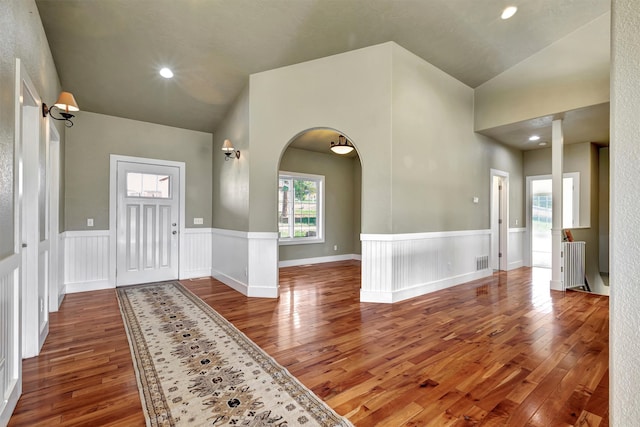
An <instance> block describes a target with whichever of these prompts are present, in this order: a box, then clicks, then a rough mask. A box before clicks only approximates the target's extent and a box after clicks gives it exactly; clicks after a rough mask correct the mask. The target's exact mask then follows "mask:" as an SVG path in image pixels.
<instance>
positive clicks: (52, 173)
mask: <svg viewBox="0 0 640 427" xmlns="http://www.w3.org/2000/svg"><path fill="white" fill-rule="evenodd" d="M53 123H54V122H53V120H49V126H48V127H47V130H48V133H47V137H46V141H47V146H48V147H49V179H48V180H47V183H48V188H49V203H48V204H47V206H48V208H49V215H48V216H49V311H50V312H52V311H58V308H59V307H60V303H61V302H62V297H64V287H63V286H62V285H63V283H62V281H61V280H60V270H59V269H58V265H59V263H60V258H61V257H60V256H59V250H60V247H59V206H60V135H59V134H58V130H57V129H56V127H55V126H54V125H53Z"/></svg>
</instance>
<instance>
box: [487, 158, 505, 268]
mask: <svg viewBox="0 0 640 427" xmlns="http://www.w3.org/2000/svg"><path fill="white" fill-rule="evenodd" d="M508 195H509V174H508V173H506V172H502V171H498V170H495V169H492V170H491V191H490V198H491V200H490V203H491V205H490V217H491V218H490V221H491V242H490V245H491V252H490V253H491V256H490V257H489V263H490V265H491V268H492V269H493V270H507V267H508V260H507V254H508V252H509V248H508V239H509V198H508Z"/></svg>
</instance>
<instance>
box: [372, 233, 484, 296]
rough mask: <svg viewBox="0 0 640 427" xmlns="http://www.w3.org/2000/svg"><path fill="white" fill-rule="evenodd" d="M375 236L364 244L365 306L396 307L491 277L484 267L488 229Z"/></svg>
mask: <svg viewBox="0 0 640 427" xmlns="http://www.w3.org/2000/svg"><path fill="white" fill-rule="evenodd" d="M373 236H375V235H371V234H369V235H366V236H365V237H366V239H363V240H362V287H361V291H360V301H362V302H385V303H393V302H397V301H400V300H403V299H407V298H412V297H415V296H419V295H423V294H425V293H428V292H433V291H435V290H439V289H444V288H447V287H450V286H454V285H458V284H461V283H464V282H466V281H469V280H474V279H477V278H481V277H486V276H489V275H491V274H492V270H491V269H490V268H488V266H482V258H483V257H488V255H489V248H490V239H491V233H490V230H475V231H471V230H462V231H454V232H437V233H413V234H397V235H393V234H381V235H379V236H380V237H381V238H380V239H378V240H374V239H373V238H372V237H373ZM479 267H480V269H478V268H479Z"/></svg>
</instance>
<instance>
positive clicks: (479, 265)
mask: <svg viewBox="0 0 640 427" xmlns="http://www.w3.org/2000/svg"><path fill="white" fill-rule="evenodd" d="M487 268H489V255H483V256H479V257H476V271H480V270H486V269H487Z"/></svg>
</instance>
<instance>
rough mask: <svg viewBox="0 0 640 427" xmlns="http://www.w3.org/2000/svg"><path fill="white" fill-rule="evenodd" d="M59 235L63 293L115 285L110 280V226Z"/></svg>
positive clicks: (106, 287)
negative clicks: (61, 251) (61, 252)
mask: <svg viewBox="0 0 640 427" xmlns="http://www.w3.org/2000/svg"><path fill="white" fill-rule="evenodd" d="M62 236H63V241H64V244H63V245H62V247H63V248H64V249H63V250H64V252H63V258H64V286H65V292H66V293H75V292H85V291H95V290H98V289H108V288H113V287H115V284H114V283H110V281H109V230H88V231H65V232H64V233H62Z"/></svg>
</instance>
